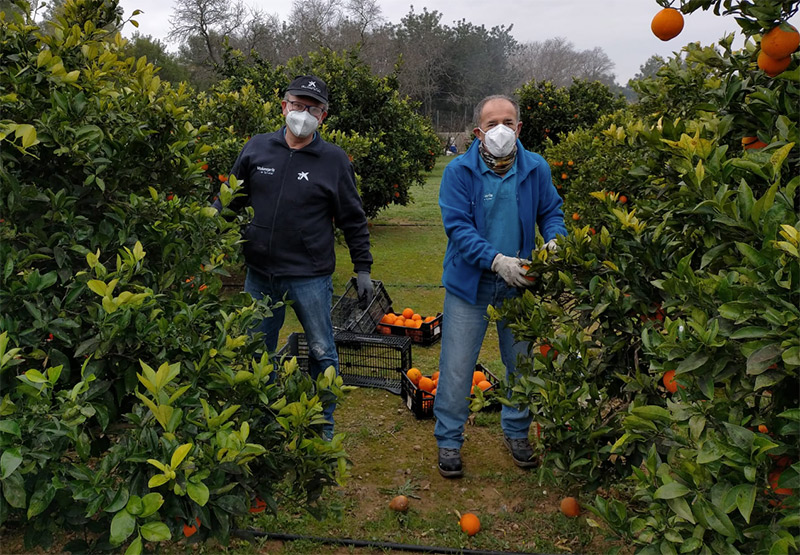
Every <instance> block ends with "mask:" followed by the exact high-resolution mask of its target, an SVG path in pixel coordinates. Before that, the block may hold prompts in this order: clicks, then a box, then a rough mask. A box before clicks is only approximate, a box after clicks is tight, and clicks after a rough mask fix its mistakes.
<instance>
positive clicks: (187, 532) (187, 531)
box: [183, 517, 200, 538]
mask: <svg viewBox="0 0 800 555" xmlns="http://www.w3.org/2000/svg"><path fill="white" fill-rule="evenodd" d="M194 520H195V522H196V523H197V525H194V524H189V523H188V522H187V523H185V524H184V525H183V535H184V536H185V537H187V538H190V537H192V536H194V534H195V532H197V529H198V528H200V518H199V517H195V519H194Z"/></svg>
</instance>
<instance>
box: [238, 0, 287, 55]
mask: <svg viewBox="0 0 800 555" xmlns="http://www.w3.org/2000/svg"><path fill="white" fill-rule="evenodd" d="M230 45H231V47H233V48H235V49H237V50H240V51H241V52H242V53H243V54H244V55H245V56H249V55H250V53H251V52H255V53H256V54H258V57H259V58H261V59H262V60H264V61H267V62H269V63H271V64H273V65H277V64H280V63H282V62H284V61H286V56H285V50H286V47H285V44H284V25H283V23H282V22H281V19H280V17H278V15H277V14H267V13H265V12H263V11H262V10H260V9H254V8H251V9H250V10H249V16H248V17H247V18H246V19H245V20H244V21H243V22H242V25H241V26H240V28H239V29H238V32H237V34H236V35H234V36H232V37H230Z"/></svg>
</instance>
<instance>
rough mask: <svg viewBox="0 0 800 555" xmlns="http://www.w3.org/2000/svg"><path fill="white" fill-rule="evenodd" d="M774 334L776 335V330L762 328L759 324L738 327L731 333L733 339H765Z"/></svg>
mask: <svg viewBox="0 0 800 555" xmlns="http://www.w3.org/2000/svg"><path fill="white" fill-rule="evenodd" d="M773 335H775V332H774V331H772V330H770V329H767V328H761V327H758V326H745V327H743V328H739V329H737V330H736V331H735V332H733V333H732V334H731V336H730V337H731V339H763V338H766V337H772V336H773Z"/></svg>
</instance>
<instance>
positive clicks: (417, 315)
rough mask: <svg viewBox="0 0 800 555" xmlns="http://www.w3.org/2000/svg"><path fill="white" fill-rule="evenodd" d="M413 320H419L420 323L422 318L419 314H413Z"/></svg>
mask: <svg viewBox="0 0 800 555" xmlns="http://www.w3.org/2000/svg"><path fill="white" fill-rule="evenodd" d="M411 319H412V320H419V321H422V316H420V315H419V314H417V313H414V314H412V315H411Z"/></svg>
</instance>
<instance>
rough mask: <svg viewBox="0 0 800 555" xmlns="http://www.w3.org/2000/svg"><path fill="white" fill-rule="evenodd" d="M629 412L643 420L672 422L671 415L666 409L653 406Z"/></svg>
mask: <svg viewBox="0 0 800 555" xmlns="http://www.w3.org/2000/svg"><path fill="white" fill-rule="evenodd" d="M631 412H632V413H633V414H635V415H636V416H638V417H640V418H644V419H645V420H663V421H664V422H669V421H671V420H672V415H671V414H670V412H669V411H668V410H667V409H665V408H664V407H658V406H655V405H645V406H642V407H634V408H632V409H631Z"/></svg>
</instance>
